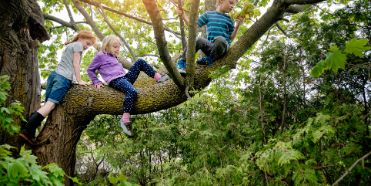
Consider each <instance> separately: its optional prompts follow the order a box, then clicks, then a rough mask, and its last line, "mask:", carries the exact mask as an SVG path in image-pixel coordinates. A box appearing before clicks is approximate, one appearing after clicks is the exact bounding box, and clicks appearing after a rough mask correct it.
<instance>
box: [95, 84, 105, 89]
mask: <svg viewBox="0 0 371 186" xmlns="http://www.w3.org/2000/svg"><path fill="white" fill-rule="evenodd" d="M94 87H95V88H98V89H99V88H101V87H104V85H103V84H96V85H94Z"/></svg>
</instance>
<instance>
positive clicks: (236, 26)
mask: <svg viewBox="0 0 371 186" xmlns="http://www.w3.org/2000/svg"><path fill="white" fill-rule="evenodd" d="M241 23H243V19H237V20H236V23H235V25H234V30H233V32H232V34H231V40H232V41H233V40H234V38H236V35H237V32H238V29H239V28H240V25H241Z"/></svg>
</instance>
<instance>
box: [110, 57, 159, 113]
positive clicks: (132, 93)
mask: <svg viewBox="0 0 371 186" xmlns="http://www.w3.org/2000/svg"><path fill="white" fill-rule="evenodd" d="M140 71H144V73H146V74H147V75H148V76H149V77H154V76H155V74H156V71H155V70H154V69H153V68H152V66H150V65H148V64H147V62H146V61H144V60H143V59H139V60H138V61H137V62H135V64H134V65H133V66H132V67H131V68H130V69H129V72H128V73H127V74H125V76H123V77H119V78H116V79H114V80H112V81H111V82H110V83H109V86H110V87H112V88H114V89H116V90H119V91H121V92H124V93H125V100H124V105H123V112H124V113H125V112H126V113H130V112H131V110H132V108H133V105H134V102H135V100H136V99H137V97H138V91H137V90H136V89H135V88H134V86H133V84H134V82H135V81H136V80H137V78H138V75H139V73H140Z"/></svg>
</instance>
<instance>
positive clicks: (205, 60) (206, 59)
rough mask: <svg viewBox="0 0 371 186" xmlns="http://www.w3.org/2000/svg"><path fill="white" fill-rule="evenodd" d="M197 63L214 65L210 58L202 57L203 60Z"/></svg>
mask: <svg viewBox="0 0 371 186" xmlns="http://www.w3.org/2000/svg"><path fill="white" fill-rule="evenodd" d="M196 62H197V64H199V65H211V64H213V60H212V59H211V57H209V56H205V57H202V58H200V59H198V60H197V61H196Z"/></svg>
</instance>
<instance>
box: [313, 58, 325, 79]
mask: <svg viewBox="0 0 371 186" xmlns="http://www.w3.org/2000/svg"><path fill="white" fill-rule="evenodd" d="M325 70H326V64H325V61H324V60H321V61H320V62H319V63H317V64H316V66H314V67H313V68H312V70H311V71H310V75H311V76H312V77H316V78H317V77H319V76H321V75H322V74H323V72H324V71H325Z"/></svg>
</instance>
